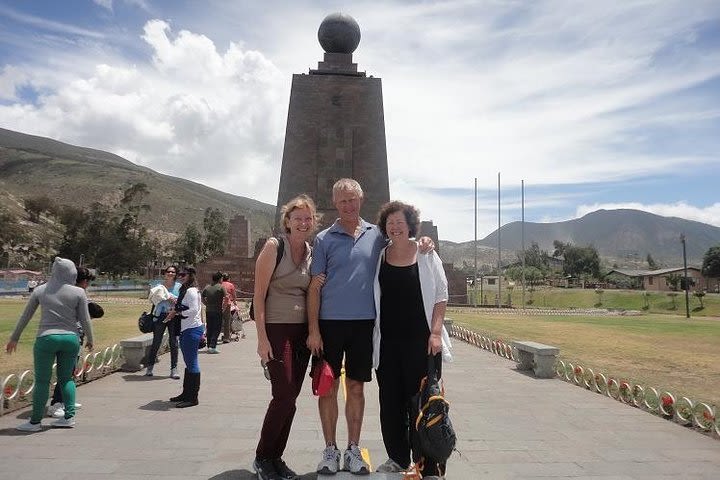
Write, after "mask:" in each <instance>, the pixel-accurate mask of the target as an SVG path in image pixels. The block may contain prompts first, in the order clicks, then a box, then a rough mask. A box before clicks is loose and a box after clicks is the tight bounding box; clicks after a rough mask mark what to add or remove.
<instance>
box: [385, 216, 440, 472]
mask: <svg viewBox="0 0 720 480" xmlns="http://www.w3.org/2000/svg"><path fill="white" fill-rule="evenodd" d="M378 227H380V231H381V232H382V234H383V235H384V236H385V237H387V238H389V239H390V244H389V245H388V246H387V247H386V248H384V249H383V251H382V253H381V254H380V258H379V260H378V264H377V269H376V274H375V282H374V293H375V311H376V312H377V316H376V318H375V329H374V332H373V368H375V369H376V375H377V380H378V387H379V389H380V427H381V430H382V435H383V442H384V444H385V450H386V452H387V454H388V460H387V461H386V462H385V463H383V464H382V465H380V466H379V467H378V469H377V471H378V472H401V471H405V470H407V469H408V468H409V467H410V453H411V450H412V460H413V461H414V462H417V461H418V460H419V458H420V454H419V453H418V452H417V451H416V445H417V440H416V439H415V435H414V431H415V430H414V428H412V427H411V422H412V421H414V419H412V418H410V414H411V413H410V412H411V399H412V397H413V395H415V394H416V393H417V392H418V390H419V387H420V381H421V380H422V378H423V377H424V376H426V375H427V369H428V355H433V356H434V355H437V356H438V358H436V366H437V369H438V378H439V375H440V372H441V370H440V368H441V366H442V360H441V358H440V356H441V355H442V359H445V361H451V360H452V356H451V355H450V350H449V347H450V338H449V336H448V334H447V331H445V327H444V326H443V319H444V317H445V307H446V306H447V300H448V286H447V279H446V277H445V271H444V270H443V266H442V261H441V260H440V257H439V256H438V255H437V253H436V252H430V253H429V254H420V253H419V250H418V244H417V242H416V241H415V237H416V235H417V232H418V228H419V227H420V213H419V212H418V210H417V209H416V208H415V207H413V206H412V205H407V204H405V203H402V202H389V203H386V204H385V205H383V206H382V207H381V209H380V213H379V214H378ZM421 473H422V478H438V476H441V475H445V465H436V464H432V463H430V462H427V463H426V464H425V465H423V468H422V470H421Z"/></svg>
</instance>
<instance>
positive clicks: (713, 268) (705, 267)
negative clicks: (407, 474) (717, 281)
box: [702, 245, 720, 278]
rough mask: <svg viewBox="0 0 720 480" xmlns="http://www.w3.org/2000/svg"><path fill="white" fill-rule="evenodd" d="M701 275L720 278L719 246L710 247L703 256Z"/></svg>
mask: <svg viewBox="0 0 720 480" xmlns="http://www.w3.org/2000/svg"><path fill="white" fill-rule="evenodd" d="M702 272H703V275H705V276H707V277H713V278H720V245H715V246H714V247H710V248H709V249H708V251H707V252H705V255H704V256H703V263H702Z"/></svg>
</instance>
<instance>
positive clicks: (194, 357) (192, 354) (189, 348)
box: [180, 325, 205, 373]
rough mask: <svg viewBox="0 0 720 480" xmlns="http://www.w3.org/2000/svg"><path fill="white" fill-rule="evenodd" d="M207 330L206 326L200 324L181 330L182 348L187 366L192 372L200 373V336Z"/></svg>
mask: <svg viewBox="0 0 720 480" xmlns="http://www.w3.org/2000/svg"><path fill="white" fill-rule="evenodd" d="M204 332H205V327H204V326H202V325H200V326H197V327H193V328H188V329H187V330H183V331H182V332H180V350H181V351H182V356H183V361H184V362H185V368H187V369H188V371H189V372H192V373H200V362H198V347H199V346H200V337H202V334H203V333H204Z"/></svg>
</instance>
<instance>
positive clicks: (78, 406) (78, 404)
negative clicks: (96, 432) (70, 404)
mask: <svg viewBox="0 0 720 480" xmlns="http://www.w3.org/2000/svg"><path fill="white" fill-rule="evenodd" d="M81 408H82V403H77V402H75V410H80V409H81Z"/></svg>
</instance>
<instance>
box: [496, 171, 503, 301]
mask: <svg viewBox="0 0 720 480" xmlns="http://www.w3.org/2000/svg"><path fill="white" fill-rule="evenodd" d="M497 253H498V261H497V278H498V298H497V306H498V308H500V306H501V305H502V277H501V272H500V261H501V260H500V172H498V229H497Z"/></svg>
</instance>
